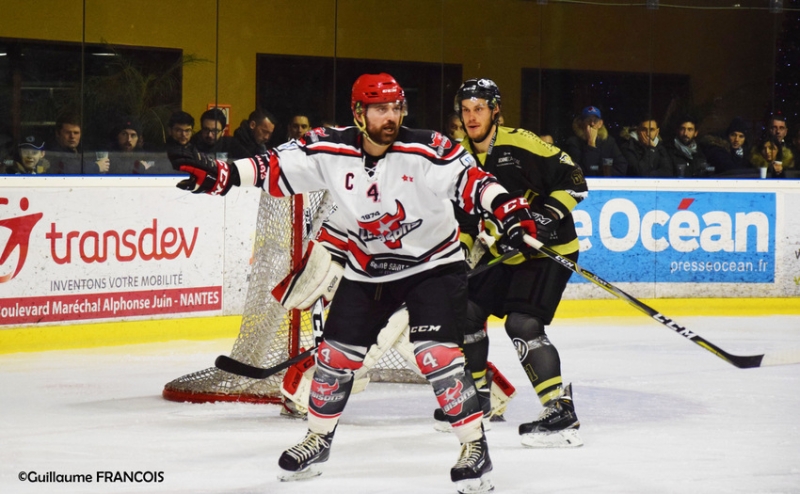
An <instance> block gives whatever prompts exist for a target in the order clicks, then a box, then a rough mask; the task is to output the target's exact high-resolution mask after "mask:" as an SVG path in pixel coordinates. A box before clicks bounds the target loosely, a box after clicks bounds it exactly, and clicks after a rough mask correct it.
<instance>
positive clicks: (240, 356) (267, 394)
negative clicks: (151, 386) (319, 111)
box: [163, 192, 424, 403]
mask: <svg viewBox="0 0 800 494" xmlns="http://www.w3.org/2000/svg"><path fill="white" fill-rule="evenodd" d="M332 206H333V204H332V203H331V201H330V200H329V198H328V194H327V193H325V192H314V193H310V194H307V195H306V196H305V207H303V198H302V196H293V197H291V198H280V199H279V198H274V197H271V196H269V195H268V194H266V193H262V194H261V199H260V203H259V207H258V221H257V227H256V230H257V231H256V239H255V247H254V262H253V265H252V271H251V274H250V280H249V284H248V287H247V298H246V301H245V308H244V314H243V316H242V325H241V328H240V330H239V336H238V338H237V339H236V342H235V343H234V345H233V349H232V350H231V353H230V356H231V357H232V358H234V359H236V360H239V361H241V362H245V363H248V364H251V365H256V366H259V367H265V368H266V367H272V366H275V365H278V364H280V363H282V362H284V361H286V360H287V359H289V358H290V357H292V356H294V355H296V354H297V353H299V348H301V347H304V348H310V347H311V346H312V345H313V339H314V337H313V334H312V329H311V318H310V316H309V313H308V312H303V313H300V312H299V311H292V312H290V313H287V312H286V310H285V309H284V308H283V307H281V305H280V304H279V303H278V302H277V301H275V299H274V298H273V297H272V295H271V293H270V292H271V290H272V289H273V288H274V287H275V285H277V284H278V282H279V281H280V280H282V279H283V278H284V277H285V276H286V274H287V273H288V272H289V271H290V269H291V267H292V265H293V264H294V263H295V262H297V260H298V259H299V258H300V256H301V255H302V253H303V252H304V251H305V246H306V243H307V241H308V238H313V237H314V235H315V234H316V232H317V230H318V229H319V227H320V225H321V224H322V222H323V220H324V219H325V218H326V217H327V216H328V215H329V214H330V212H331V208H332ZM295 239H298V240H299V241H300V244H295ZM283 375H284V373H283V372H281V373H278V374H276V375H274V376H272V377H270V378H267V379H251V378H247V377H242V376H237V375H234V374H230V373H227V372H224V371H221V370H219V369H217V368H216V367H210V368H208V369H203V370H200V371H197V372H193V373H191V374H187V375H185V376H182V377H179V378H177V379H175V380H173V381H171V382H169V383H167V384H166V386H164V391H163V396H164V398H166V399H168V400H172V401H190V402H196V403H202V402H212V401H249V402H256V403H278V402H280V401H281V393H280V386H281V381H282V380H283ZM370 378H371V379H372V380H374V381H384V382H387V381H388V382H424V380H423V379H422V378H420V377H419V376H418V375H417V374H416V373H415V372H414V371H412V370H410V369H409V368H408V367H407V366H406V363H405V361H404V360H403V358H402V357H401V356H400V355H399V354H398V353H397V352H395V351H394V350H391V351H389V352H387V353H386V355H385V356H384V358H383V359H381V361H380V362H378V364H377V365H376V366H375V368H374V369H373V370H372V371H371V372H370Z"/></svg>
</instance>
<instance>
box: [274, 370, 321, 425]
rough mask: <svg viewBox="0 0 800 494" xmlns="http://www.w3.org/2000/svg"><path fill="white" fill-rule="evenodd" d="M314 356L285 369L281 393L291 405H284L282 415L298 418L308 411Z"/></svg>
mask: <svg viewBox="0 0 800 494" xmlns="http://www.w3.org/2000/svg"><path fill="white" fill-rule="evenodd" d="M315 369H316V367H315V361H314V356H313V355H309V356H308V358H306V359H304V360H301V361H300V362H298V363H296V364H294V365H293V366H291V367H289V368H288V369H287V370H286V374H285V375H284V376H283V382H282V383H281V394H282V395H283V396H284V398H285V399H286V400H289V401H291V403H292V404H293V406H286V405H284V407H285V409H284V411H282V412H281V414H282V415H285V416H289V417H293V418H298V417H302V416H304V415H305V414H306V413H307V412H308V396H309V393H310V391H311V380H312V378H313V376H314V371H315Z"/></svg>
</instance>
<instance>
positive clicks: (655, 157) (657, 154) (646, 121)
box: [621, 115, 674, 177]
mask: <svg viewBox="0 0 800 494" xmlns="http://www.w3.org/2000/svg"><path fill="white" fill-rule="evenodd" d="M659 131H660V129H659V128H658V122H656V119H655V118H653V117H652V116H649V115H647V116H644V117H642V118H641V119H640V120H639V124H638V125H637V126H636V128H635V132H630V131H628V133H627V134H625V133H623V134H622V136H623V138H625V137H626V135H627V137H628V141H627V142H625V143H624V144H623V145H622V148H621V151H622V155H623V156H624V157H625V161H626V162H627V163H628V171H627V176H629V177H672V176H674V174H673V173H672V160H670V159H669V153H668V152H667V148H666V146H664V143H663V142H661V138H660V137H659V136H658V134H659Z"/></svg>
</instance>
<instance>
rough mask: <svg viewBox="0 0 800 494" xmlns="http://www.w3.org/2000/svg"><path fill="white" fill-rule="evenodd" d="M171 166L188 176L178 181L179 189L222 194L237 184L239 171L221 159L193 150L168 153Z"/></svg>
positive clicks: (198, 192)
mask: <svg viewBox="0 0 800 494" xmlns="http://www.w3.org/2000/svg"><path fill="white" fill-rule="evenodd" d="M168 157H169V160H170V162H171V163H172V168H174V169H175V170H177V171H181V172H186V173H188V174H189V178H187V179H185V180H181V181H180V182H178V185H177V187H178V188H179V189H183V190H188V191H191V192H193V193H195V194H200V193H206V194H211V195H214V196H224V195H225V194H227V193H228V191H229V190H231V187H233V186H234V185H239V172H238V170H237V169H236V166H231V165H229V164H228V163H227V162H225V161H223V160H214V159H211V158H209V157H208V156H206V155H204V154H201V153H199V152H197V151H195V150H191V151H190V150H181V151H180V152H178V153H169V155H168Z"/></svg>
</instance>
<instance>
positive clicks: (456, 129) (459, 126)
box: [445, 112, 467, 142]
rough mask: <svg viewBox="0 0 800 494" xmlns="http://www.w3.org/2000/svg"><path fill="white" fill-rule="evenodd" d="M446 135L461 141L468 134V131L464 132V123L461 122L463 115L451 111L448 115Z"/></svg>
mask: <svg viewBox="0 0 800 494" xmlns="http://www.w3.org/2000/svg"><path fill="white" fill-rule="evenodd" d="M445 135H447V137H449V138H450V139H452V140H454V141H456V142H461V140H462V139H464V137H465V136H466V135H467V134H466V132H464V124H463V123H461V117H459V116H458V113H455V112H454V113H451V114H450V115H449V116H448V117H447V128H446V129H445Z"/></svg>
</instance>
